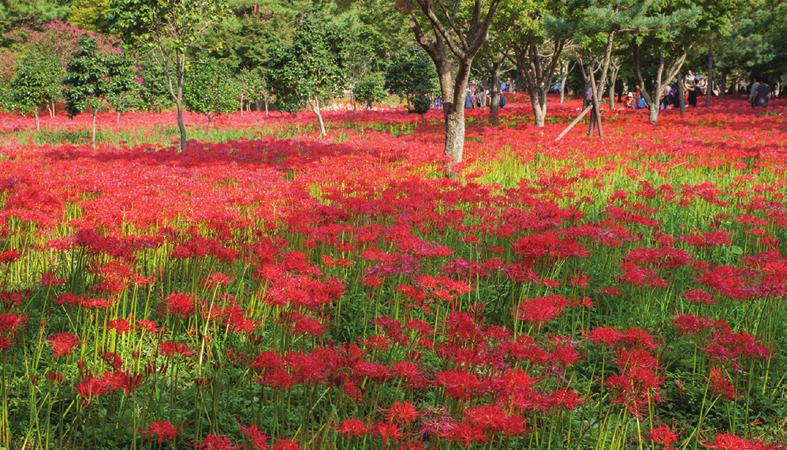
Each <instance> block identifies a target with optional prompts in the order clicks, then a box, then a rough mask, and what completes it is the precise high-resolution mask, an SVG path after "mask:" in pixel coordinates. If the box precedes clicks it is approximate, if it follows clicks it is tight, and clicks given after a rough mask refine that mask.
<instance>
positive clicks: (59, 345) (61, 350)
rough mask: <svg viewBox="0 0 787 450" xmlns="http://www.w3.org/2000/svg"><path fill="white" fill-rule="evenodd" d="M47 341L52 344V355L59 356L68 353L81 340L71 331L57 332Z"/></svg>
mask: <svg viewBox="0 0 787 450" xmlns="http://www.w3.org/2000/svg"><path fill="white" fill-rule="evenodd" d="M48 342H49V344H50V345H51V346H52V356H54V357H60V356H68V355H70V354H71V353H72V352H73V351H74V348H75V347H76V346H77V345H79V344H80V342H81V341H80V340H79V338H78V337H76V336H74V335H73V334H71V333H57V334H55V335H54V336H52V337H50V338H49V339H48Z"/></svg>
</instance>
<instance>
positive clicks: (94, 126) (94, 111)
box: [90, 109, 96, 150]
mask: <svg viewBox="0 0 787 450" xmlns="http://www.w3.org/2000/svg"><path fill="white" fill-rule="evenodd" d="M90 113H91V115H92V116H93V128H92V134H91V138H92V142H93V150H95V149H96V110H95V109H93V110H91V111H90Z"/></svg>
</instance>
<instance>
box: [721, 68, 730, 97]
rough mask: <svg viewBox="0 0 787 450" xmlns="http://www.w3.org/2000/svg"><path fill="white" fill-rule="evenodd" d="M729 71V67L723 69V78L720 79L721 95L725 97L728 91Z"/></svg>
mask: <svg viewBox="0 0 787 450" xmlns="http://www.w3.org/2000/svg"><path fill="white" fill-rule="evenodd" d="M728 73H729V72H728V71H727V69H724V70H722V71H721V79H720V80H719V84H720V86H719V97H721V98H724V95H725V94H726V93H727V74H728Z"/></svg>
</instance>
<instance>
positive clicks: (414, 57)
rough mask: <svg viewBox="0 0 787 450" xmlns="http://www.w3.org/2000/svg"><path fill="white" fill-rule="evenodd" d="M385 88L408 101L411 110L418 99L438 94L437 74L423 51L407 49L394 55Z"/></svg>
mask: <svg viewBox="0 0 787 450" xmlns="http://www.w3.org/2000/svg"><path fill="white" fill-rule="evenodd" d="M385 88H386V89H387V90H388V91H389V92H392V93H394V94H396V95H398V96H399V97H401V98H403V99H405V100H406V101H407V107H408V109H411V106H412V104H413V101H414V99H415V98H416V97H427V98H428V97H430V96H431V95H432V94H434V93H435V92H438V90H439V87H438V82H437V72H436V71H435V68H434V64H432V62H431V61H429V58H428V57H427V56H426V55H425V54H424V52H423V51H421V50H418V49H414V48H406V49H403V50H402V51H400V52H398V53H397V54H395V55H394V57H393V59H392V61H391V63H390V65H389V66H388V67H387V69H386V71H385Z"/></svg>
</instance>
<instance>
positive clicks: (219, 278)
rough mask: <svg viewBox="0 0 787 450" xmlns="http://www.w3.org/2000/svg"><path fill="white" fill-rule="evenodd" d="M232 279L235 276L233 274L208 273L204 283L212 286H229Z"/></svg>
mask: <svg viewBox="0 0 787 450" xmlns="http://www.w3.org/2000/svg"><path fill="white" fill-rule="evenodd" d="M232 281H233V277H232V276H231V275H226V274H223V273H221V272H216V273H212V274H210V275H208V278H206V279H205V281H204V282H203V285H205V286H210V287H220V286H227V285H228V284H230V283H232Z"/></svg>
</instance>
